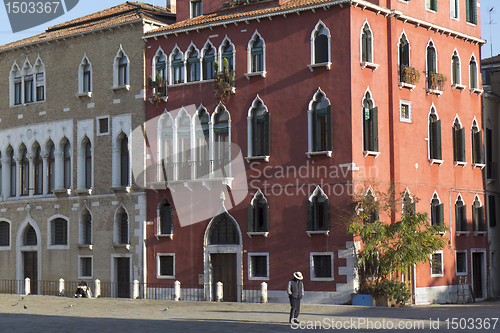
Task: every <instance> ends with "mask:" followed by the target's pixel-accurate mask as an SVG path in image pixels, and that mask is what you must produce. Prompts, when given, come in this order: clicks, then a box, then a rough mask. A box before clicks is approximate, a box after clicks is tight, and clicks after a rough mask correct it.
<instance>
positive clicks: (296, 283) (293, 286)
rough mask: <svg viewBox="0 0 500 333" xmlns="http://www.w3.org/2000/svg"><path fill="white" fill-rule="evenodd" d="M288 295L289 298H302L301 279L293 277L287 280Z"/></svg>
mask: <svg viewBox="0 0 500 333" xmlns="http://www.w3.org/2000/svg"><path fill="white" fill-rule="evenodd" d="M287 292H288V297H291V298H302V296H304V284H303V283H302V281H300V280H297V279H295V278H293V279H291V280H290V281H288V288H287Z"/></svg>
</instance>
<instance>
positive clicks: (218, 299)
mask: <svg viewBox="0 0 500 333" xmlns="http://www.w3.org/2000/svg"><path fill="white" fill-rule="evenodd" d="M223 296H224V295H223V291H222V282H220V281H219V282H217V289H216V290H215V301H216V302H222V300H223Z"/></svg>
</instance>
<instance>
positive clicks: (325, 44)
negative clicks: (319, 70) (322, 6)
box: [309, 20, 332, 71]
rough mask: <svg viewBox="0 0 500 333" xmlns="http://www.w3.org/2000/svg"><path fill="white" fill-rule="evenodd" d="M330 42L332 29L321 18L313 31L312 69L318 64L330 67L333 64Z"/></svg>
mask: <svg viewBox="0 0 500 333" xmlns="http://www.w3.org/2000/svg"><path fill="white" fill-rule="evenodd" d="M330 43H331V36H330V30H328V28H327V27H326V26H325V25H324V23H323V22H322V21H321V20H320V21H319V22H318V23H317V24H316V27H315V28H314V30H313V31H312V33H311V64H310V65H309V68H310V69H311V71H312V70H313V67H317V66H326V68H327V69H330V67H331V64H332V63H331V54H330V49H331V47H330Z"/></svg>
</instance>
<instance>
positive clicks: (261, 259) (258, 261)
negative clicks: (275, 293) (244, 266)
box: [248, 252, 269, 280]
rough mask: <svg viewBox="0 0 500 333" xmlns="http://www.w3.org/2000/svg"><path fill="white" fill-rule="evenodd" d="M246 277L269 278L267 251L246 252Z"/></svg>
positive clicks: (251, 278)
mask: <svg viewBox="0 0 500 333" xmlns="http://www.w3.org/2000/svg"><path fill="white" fill-rule="evenodd" d="M248 279H249V280H269V253H267V252H266V253H248Z"/></svg>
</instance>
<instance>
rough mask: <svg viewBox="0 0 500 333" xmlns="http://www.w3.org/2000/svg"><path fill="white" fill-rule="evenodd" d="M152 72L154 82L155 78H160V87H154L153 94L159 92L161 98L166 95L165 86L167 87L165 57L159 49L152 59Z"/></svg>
mask: <svg viewBox="0 0 500 333" xmlns="http://www.w3.org/2000/svg"><path fill="white" fill-rule="evenodd" d="M153 64H154V67H153V72H154V75H155V77H154V80H155V81H157V80H156V79H157V78H161V81H162V87H155V88H154V91H153V92H154V93H157V92H160V93H161V94H162V96H166V95H167V90H166V85H167V57H166V56H165V53H163V51H162V50H161V49H159V50H158V51H157V52H156V55H155V57H154V59H153ZM170 79H172V78H170Z"/></svg>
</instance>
